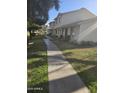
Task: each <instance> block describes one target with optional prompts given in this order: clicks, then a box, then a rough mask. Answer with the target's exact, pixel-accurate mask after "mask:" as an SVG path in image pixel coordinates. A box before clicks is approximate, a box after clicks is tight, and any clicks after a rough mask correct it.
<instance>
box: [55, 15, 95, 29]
mask: <svg viewBox="0 0 124 93" xmlns="http://www.w3.org/2000/svg"><path fill="white" fill-rule="evenodd" d="M93 21H97V17H94V18H90V19H86V20H81V21H77V22H74V23H71V24H65V25H61V26H57V27H56V28H59V27H69V26H70V27H71V26H77V25H80V24H82V23H87V22H93Z"/></svg>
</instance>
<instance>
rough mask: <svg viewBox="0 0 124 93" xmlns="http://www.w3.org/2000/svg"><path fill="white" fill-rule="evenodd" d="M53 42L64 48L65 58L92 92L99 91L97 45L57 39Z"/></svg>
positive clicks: (61, 48)
mask: <svg viewBox="0 0 124 93" xmlns="http://www.w3.org/2000/svg"><path fill="white" fill-rule="evenodd" d="M53 42H54V43H55V44H56V45H57V46H58V48H60V50H62V52H63V54H64V55H65V58H66V59H67V60H68V61H69V62H70V64H71V65H72V67H73V68H74V69H75V70H76V71H77V73H78V75H79V76H80V77H81V79H82V80H83V81H84V83H85V84H86V86H87V87H88V88H89V89H90V91H91V93H96V92H97V50H96V47H91V46H86V45H85V46H83V45H76V44H72V43H69V42H66V41H62V40H58V39H55V38H54V40H53Z"/></svg>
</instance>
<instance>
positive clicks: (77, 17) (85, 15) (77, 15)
mask: <svg viewBox="0 0 124 93" xmlns="http://www.w3.org/2000/svg"><path fill="white" fill-rule="evenodd" d="M94 17H96V16H95V15H93V14H91V13H90V12H89V11H88V10H86V9H80V10H78V11H75V12H70V13H65V14H64V16H63V15H62V16H61V19H60V20H61V22H60V23H58V24H56V25H57V26H62V25H65V24H70V23H74V22H77V21H81V20H86V19H90V18H94Z"/></svg>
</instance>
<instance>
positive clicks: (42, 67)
mask: <svg viewBox="0 0 124 93" xmlns="http://www.w3.org/2000/svg"><path fill="white" fill-rule="evenodd" d="M27 54H28V56H27V69H28V70H27V75H28V78H27V87H28V90H27V93H48V92H49V91H48V90H49V89H48V63H47V51H46V46H45V43H44V42H43V37H42V36H36V37H34V38H33V39H32V40H31V41H30V43H29V45H28V49H27Z"/></svg>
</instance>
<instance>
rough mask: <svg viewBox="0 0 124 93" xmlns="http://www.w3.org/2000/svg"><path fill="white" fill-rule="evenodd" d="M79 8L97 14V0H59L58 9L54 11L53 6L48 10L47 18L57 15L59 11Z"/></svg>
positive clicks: (50, 19) (50, 18) (51, 19)
mask: <svg viewBox="0 0 124 93" xmlns="http://www.w3.org/2000/svg"><path fill="white" fill-rule="evenodd" d="M80 8H87V9H88V10H89V11H91V12H92V13H94V14H95V15H97V0H60V9H59V11H56V10H55V9H54V8H53V9H51V10H50V11H49V20H48V22H50V21H53V19H54V18H55V17H56V16H57V14H58V13H59V12H61V13H63V12H68V11H72V10H76V9H80Z"/></svg>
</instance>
